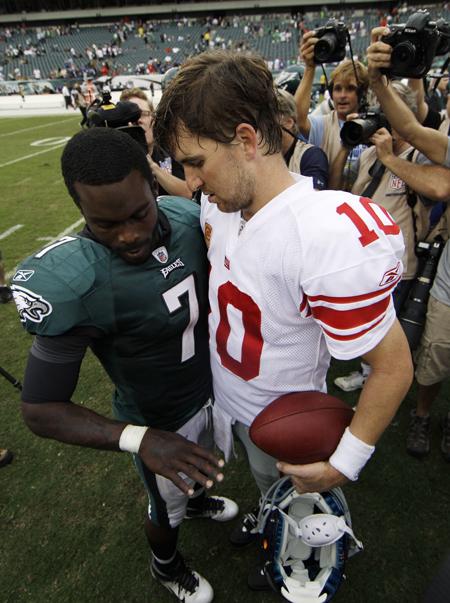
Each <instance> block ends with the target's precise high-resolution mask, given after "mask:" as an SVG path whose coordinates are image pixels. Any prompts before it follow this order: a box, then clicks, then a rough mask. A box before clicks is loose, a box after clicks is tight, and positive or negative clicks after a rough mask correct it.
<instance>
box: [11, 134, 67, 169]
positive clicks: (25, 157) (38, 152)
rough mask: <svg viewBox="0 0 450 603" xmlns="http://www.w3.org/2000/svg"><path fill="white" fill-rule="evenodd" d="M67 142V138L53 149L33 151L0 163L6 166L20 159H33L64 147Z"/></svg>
mask: <svg viewBox="0 0 450 603" xmlns="http://www.w3.org/2000/svg"><path fill="white" fill-rule="evenodd" d="M66 143H67V140H65V141H64V142H63V143H60V144H57V145H55V146H54V147H52V148H51V149H44V150H43V151H37V152H36V153H31V154H30V155H24V156H23V157H19V158H18V159H12V160H11V161H7V162H6V163H0V168H2V167H6V166H8V165H12V164H13V163H18V162H19V161H24V160H25V159H31V157H36V155H42V154H43V153H49V152H50V151H54V150H55V149H59V148H60V147H63V146H64V145H65V144H66Z"/></svg>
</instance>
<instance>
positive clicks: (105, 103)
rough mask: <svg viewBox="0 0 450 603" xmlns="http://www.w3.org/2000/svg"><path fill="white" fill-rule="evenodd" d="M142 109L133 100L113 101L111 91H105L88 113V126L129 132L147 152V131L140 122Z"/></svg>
mask: <svg viewBox="0 0 450 603" xmlns="http://www.w3.org/2000/svg"><path fill="white" fill-rule="evenodd" d="M140 116H141V110H140V108H139V107H138V105H137V104H136V103H133V102H131V101H119V102H118V103H117V104H114V103H112V102H111V94H110V93H109V91H106V92H103V96H102V99H101V100H100V101H97V103H96V102H95V101H94V103H93V104H92V105H91V106H90V108H89V110H88V114H87V119H88V121H87V125H88V128H99V127H104V128H115V129H118V130H121V131H122V132H125V133H126V134H129V135H130V136H131V137H132V138H134V140H136V142H138V143H139V144H140V145H141V146H142V147H143V149H144V150H145V152H147V141H146V140H145V132H144V130H143V129H142V128H141V126H140V125H139V124H138V120H139V118H140ZM130 124H131V125H130Z"/></svg>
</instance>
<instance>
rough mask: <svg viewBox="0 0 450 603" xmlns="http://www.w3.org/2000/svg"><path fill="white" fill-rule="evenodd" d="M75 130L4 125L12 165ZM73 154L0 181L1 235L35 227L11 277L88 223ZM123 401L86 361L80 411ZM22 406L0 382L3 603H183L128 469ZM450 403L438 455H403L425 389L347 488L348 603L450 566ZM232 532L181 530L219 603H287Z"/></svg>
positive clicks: (196, 525)
mask: <svg viewBox="0 0 450 603" xmlns="http://www.w3.org/2000/svg"><path fill="white" fill-rule="evenodd" d="M54 122H57V123H54ZM36 126H38V128H36ZM40 126H44V127H40ZM30 128H35V129H32V130H31V129H30ZM76 129H77V119H75V117H70V116H69V117H68V118H65V117H61V118H57V117H56V118H55V117H48V118H23V119H2V120H0V165H2V164H4V163H6V162H8V161H11V160H14V159H18V158H20V157H23V156H24V155H29V154H32V153H35V152H37V151H39V150H42V149H43V148H44V147H32V146H30V143H31V142H34V141H36V140H39V139H43V138H50V137H61V136H70V135H71V134H72V133H74V132H75V131H76ZM20 130H22V132H20ZM24 130H26V131H24ZM14 132H16V133H15V134H14ZM5 134H6V135H5ZM61 148H62V147H59V148H57V149H54V150H51V151H49V152H47V153H44V154H41V155H37V156H34V157H32V158H29V159H26V160H23V161H20V162H17V163H14V164H11V165H9V166H5V167H1V168H0V177H1V181H2V192H3V195H2V200H1V202H0V234H1V233H2V232H4V231H6V230H7V229H9V228H11V227H12V226H14V225H16V224H23V227H22V228H21V229H19V230H17V231H16V232H14V233H13V234H12V235H10V236H9V237H7V238H5V239H3V240H1V241H0V248H1V250H2V252H3V257H4V260H5V263H6V268H7V270H8V271H9V272H10V271H12V270H13V268H14V267H15V265H16V264H17V263H18V262H19V261H20V260H21V259H22V258H24V257H25V256H26V255H28V254H30V253H32V252H33V251H35V250H36V249H38V248H39V247H41V246H42V245H43V244H45V243H44V242H43V241H42V240H40V238H41V237H55V236H57V235H58V234H59V233H61V232H63V231H64V230H65V229H66V228H67V227H68V226H69V225H71V224H73V223H75V222H76V221H77V220H78V219H79V213H78V210H77V209H76V207H75V206H74V204H73V203H72V202H71V201H70V200H69V198H68V195H67V193H66V191H65V188H64V184H63V182H62V179H61V176H60V170H59V158H60V154H61ZM0 325H1V343H2V345H1V351H0V366H1V367H2V368H4V369H6V370H8V371H9V372H10V373H12V374H13V375H14V376H16V377H18V378H19V379H22V374H23V368H24V365H25V361H26V356H27V351H28V348H29V346H30V343H31V338H30V337H29V336H28V335H27V334H26V333H25V332H24V331H23V330H22V328H21V326H20V323H19V321H18V319H17V315H16V312H15V309H14V307H13V305H12V304H9V305H3V306H0ZM357 366H358V363H357V362H356V361H353V362H333V363H332V366H331V369H330V374H329V383H330V393H333V394H336V395H338V396H340V397H341V398H342V399H345V400H346V401H347V402H349V403H350V404H354V403H355V402H356V400H357V393H351V394H344V393H342V392H340V391H338V390H336V389H335V388H334V386H333V385H332V381H333V378H334V377H335V376H337V375H342V374H346V373H348V372H349V371H350V370H354V369H355V368H356V367H357ZM111 391H112V388H111V385H110V383H109V382H108V379H107V378H106V377H105V375H104V374H103V371H102V369H101V367H100V366H99V365H98V362H97V361H96V359H95V358H94V357H93V356H91V355H88V357H87V358H86V361H85V362H84V364H83V368H82V373H81V376H80V380H79V386H78V389H77V392H76V394H75V396H74V400H75V401H77V402H78V403H80V404H84V405H86V406H88V407H89V408H93V409H94V410H96V411H97V412H99V413H103V414H109V413H110V403H109V400H110V396H111ZM19 397H20V396H19V392H18V391H17V390H15V389H14V388H13V387H12V385H11V384H9V383H8V382H7V381H6V380H5V379H4V378H3V377H1V376H0V446H1V447H9V448H11V449H12V450H13V451H14V453H15V459H14V461H13V463H12V464H11V465H9V466H7V467H5V468H2V469H0V539H1V540H0V541H1V545H2V546H1V551H2V553H1V555H0V576H1V580H0V581H1V585H2V588H1V593H2V594H1V599H2V601H4V602H5V603H21V602H25V601H32V602H33V603H41V602H42V603H44V602H45V603H53V602H54V603H56V602H58V603H60V602H61V601H64V602H65V603H72V602H74V603H75V602H77V603H80V602H81V603H91V602H94V601H95V602H98V603H103V602H108V603H122V602H124V601H127V603H132V602H133V603H134V602H136V603H138V602H139V603H142V602H151V603H166V602H167V603H168V602H169V601H173V600H174V599H173V597H172V596H171V595H170V594H169V593H167V592H166V591H165V589H163V588H162V587H161V586H159V585H157V584H155V582H154V581H152V580H151V579H150V577H149V572H148V553H147V545H146V542H145V537H144V533H143V530H142V519H143V517H144V513H145V510H146V500H145V496H144V493H143V490H142V488H141V486H140V483H139V480H138V478H137V476H136V474H135V472H134V470H133V467H132V464H131V460H130V458H129V456H128V455H126V454H114V453H110V452H101V451H96V450H90V449H83V448H78V447H72V446H67V445H64V444H60V443H58V442H54V441H50V440H44V439H40V438H37V437H36V436H34V435H33V434H32V433H31V432H29V431H28V430H27V429H26V427H25V426H24V424H23V422H22V420H21V416H20V409H19ZM448 400H449V387H448V383H447V384H446V386H445V387H444V388H443V389H442V392H441V394H440V396H439V399H438V401H437V403H436V407H435V409H433V412H434V423H433V441H432V452H431V454H430V455H429V457H427V458H426V459H424V460H423V461H417V460H415V459H412V458H410V457H409V456H407V455H406V453H405V451H404V442H405V435H406V430H407V425H408V413H409V409H410V408H411V407H412V406H413V404H414V401H415V392H414V388H413V389H412V391H411V392H410V393H409V395H408V397H407V399H406V400H405V402H404V403H403V405H402V407H401V409H400V411H399V413H398V415H397V417H396V418H395V420H394V421H393V422H392V424H391V425H390V426H389V428H388V429H387V431H386V433H385V435H384V436H383V438H382V440H381V441H380V443H379V446H378V450H377V453H376V454H375V456H374V458H373V460H372V461H371V462H370V463H369V465H368V466H367V468H366V469H365V470H364V472H363V473H362V476H361V478H360V480H359V482H358V483H357V484H351V485H349V486H347V487H346V489H345V491H346V495H347V499H348V502H349V505H350V509H351V512H352V518H353V523H354V528H355V533H356V535H357V536H358V538H360V539H362V540H363V542H364V545H365V550H364V552H363V553H361V554H359V555H358V556H356V557H355V558H354V559H352V560H351V561H349V563H348V565H347V571H346V575H347V580H346V581H345V582H344V583H343V585H342V587H341V589H340V590H339V592H338V594H337V596H336V597H335V599H334V600H335V601H336V603H344V602H345V603H363V602H364V603H381V602H383V603H406V602H408V603H410V602H413V601H420V600H421V594H422V593H423V591H424V589H425V587H426V585H427V583H428V582H429V580H430V579H431V577H432V575H433V573H434V572H435V570H436V569H437V566H438V564H439V562H440V561H441V559H443V558H444V556H445V555H446V554H447V553H448V551H449V549H450V533H449V529H448V516H449V512H450V496H449V494H450V483H449V469H450V466H449V465H448V464H447V463H445V462H444V461H443V460H442V458H441V456H440V454H439V428H438V420H437V416H438V415H439V414H443V413H444V412H446V411H447V404H448ZM225 475H226V477H225V481H224V483H223V484H221V485H220V486H219V487H215V488H214V492H216V493H222V494H224V495H226V496H230V497H231V498H234V499H235V500H236V501H237V502H238V503H239V505H240V506H241V508H242V510H243V511H245V510H248V509H250V508H251V507H252V506H253V505H254V503H255V501H256V498H257V493H256V489H255V486H254V485H253V483H252V480H251V478H250V476H249V473H248V470H247V468H246V464H245V461H244V459H243V458H242V455H240V456H239V458H238V459H237V460H235V461H233V462H231V463H230V464H229V465H228V466H227V468H226V473H225ZM231 528H232V526H231V525H227V524H213V525H212V524H211V522H208V521H203V520H198V521H190V522H185V523H184V524H183V527H182V530H181V548H182V550H183V552H184V554H185V556H186V557H187V558H188V560H189V561H190V562H191V563H192V565H193V566H194V567H195V569H197V570H198V571H200V572H201V573H202V574H203V575H205V576H206V577H207V578H208V579H209V580H210V582H211V583H212V584H213V586H214V589H215V592H216V597H215V601H217V603H225V602H226V603H247V602H248V603H256V602H258V603H269V602H273V601H277V600H280V599H279V598H278V597H277V596H276V595H275V594H273V593H252V592H250V591H249V590H248V589H247V587H246V576H247V572H248V570H249V569H251V568H252V567H253V566H254V565H255V564H256V563H257V555H256V549H255V547H254V546H251V547H249V548H248V549H245V550H235V549H233V548H232V547H231V545H229V544H228V534H229V532H230V530H231Z"/></svg>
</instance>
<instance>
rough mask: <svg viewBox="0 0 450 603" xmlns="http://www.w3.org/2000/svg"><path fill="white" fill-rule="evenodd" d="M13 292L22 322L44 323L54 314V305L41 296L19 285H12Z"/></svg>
mask: <svg viewBox="0 0 450 603" xmlns="http://www.w3.org/2000/svg"><path fill="white" fill-rule="evenodd" d="M11 290H12V293H13V296H14V301H15V303H16V306H17V311H18V312H19V318H20V320H21V321H22V322H26V321H27V320H31V322H42V320H43V319H44V318H45V317H46V316H48V315H49V314H51V313H52V310H53V308H52V305H51V304H50V303H49V302H48V301H47V300H45V299H44V298H43V297H41V296H40V295H37V294H36V293H33V292H32V291H29V290H28V289H25V288H24V287H19V286H18V285H12V287H11Z"/></svg>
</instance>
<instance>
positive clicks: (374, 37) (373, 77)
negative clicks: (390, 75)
mask: <svg viewBox="0 0 450 603" xmlns="http://www.w3.org/2000/svg"><path fill="white" fill-rule="evenodd" d="M388 33H390V30H389V28H388V27H375V28H374V29H372V32H371V44H370V46H369V48H368V49H367V67H368V70H369V82H370V84H371V85H373V84H376V83H378V82H380V81H381V78H382V76H383V74H382V73H381V71H380V69H381V68H383V67H384V68H389V67H390V66H391V54H392V46H390V45H389V44H385V43H384V42H381V40H380V38H381V37H382V36H385V35H387V34H388Z"/></svg>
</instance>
